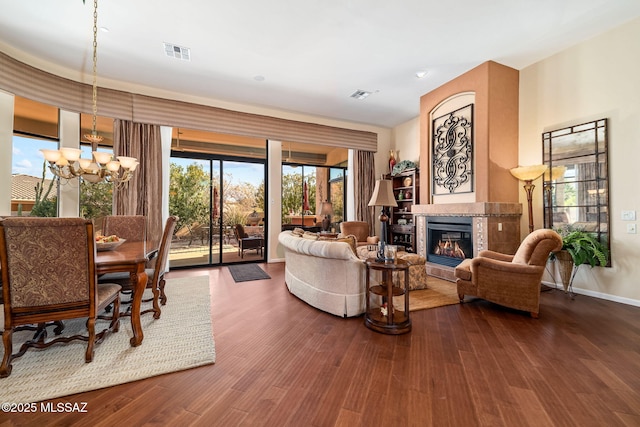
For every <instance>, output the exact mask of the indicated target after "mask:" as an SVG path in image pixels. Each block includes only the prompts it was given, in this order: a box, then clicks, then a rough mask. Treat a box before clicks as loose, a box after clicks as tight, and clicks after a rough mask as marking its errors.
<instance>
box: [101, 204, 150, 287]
mask: <svg viewBox="0 0 640 427" xmlns="http://www.w3.org/2000/svg"><path fill="white" fill-rule="evenodd" d="M102 234H103V235H104V236H112V235H114V234H115V235H116V236H118V237H119V238H120V239H125V240H127V241H130V242H144V241H146V240H147V217H146V216H144V215H107V216H105V217H104V220H103V222H102ZM127 277H128V275H127ZM99 282H100V283H102V282H105V280H104V279H103V276H100V277H99ZM106 282H108V280H107V281H106ZM121 282H122V280H117V281H116V283H119V284H120V285H121V286H122V291H123V293H126V294H130V293H131V289H132V288H133V286H124V285H123V284H122V283H121Z"/></svg>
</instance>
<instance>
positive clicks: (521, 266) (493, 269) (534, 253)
mask: <svg viewBox="0 0 640 427" xmlns="http://www.w3.org/2000/svg"><path fill="white" fill-rule="evenodd" d="M561 248H562V238H561V237H560V235H559V234H558V233H556V232H555V231H553V230H548V229H540V230H536V231H534V232H533V233H531V234H529V235H528V236H527V237H526V238H525V239H524V240H523V241H522V243H521V244H520V247H519V248H518V250H517V252H516V253H515V255H507V254H502V253H499V252H494V251H490V250H484V251H481V252H480V253H479V254H478V256H477V257H475V258H473V259H469V258H468V259H465V260H464V261H463V262H461V263H460V264H458V266H457V267H456V269H455V277H456V284H457V287H458V297H459V298H460V302H464V296H465V295H473V296H477V297H480V298H482V299H485V300H488V301H491V302H494V303H496V304H500V305H503V306H506V307H510V308H514V309H516V310H523V311H528V312H529V313H530V314H531V317H533V318H537V317H538V313H539V311H540V281H541V279H542V274H543V273H544V268H545V265H546V263H547V259H548V258H549V254H550V253H551V252H557V251H559V250H560V249H561Z"/></svg>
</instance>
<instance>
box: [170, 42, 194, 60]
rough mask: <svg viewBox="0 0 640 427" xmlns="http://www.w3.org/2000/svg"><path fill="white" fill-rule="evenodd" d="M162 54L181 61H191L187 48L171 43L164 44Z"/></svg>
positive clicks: (189, 50) (189, 51)
mask: <svg viewBox="0 0 640 427" xmlns="http://www.w3.org/2000/svg"><path fill="white" fill-rule="evenodd" d="M164 52H165V53H166V54H167V56H170V57H172V58H176V59H182V60H183V61H191V49H189V48H188V47H182V46H176V45H174V44H171V43H165V44H164Z"/></svg>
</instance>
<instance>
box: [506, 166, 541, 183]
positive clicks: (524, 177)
mask: <svg viewBox="0 0 640 427" xmlns="http://www.w3.org/2000/svg"><path fill="white" fill-rule="evenodd" d="M546 170H547V165H532V166H518V167H517V168H513V169H511V170H510V172H511V175H513V176H515V177H516V178H518V179H519V180H520V181H533V180H534V179H537V178H539V177H540V176H541V175H542V174H543V173H545V172H546Z"/></svg>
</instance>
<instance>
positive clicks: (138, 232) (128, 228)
mask: <svg viewBox="0 0 640 427" xmlns="http://www.w3.org/2000/svg"><path fill="white" fill-rule="evenodd" d="M102 234H104V235H105V236H111V235H112V234H115V235H116V236H118V237H120V238H121V239H126V240H128V241H130V242H144V241H146V240H147V217H146V216H144V215H108V216H105V217H104V222H103V226H102Z"/></svg>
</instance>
